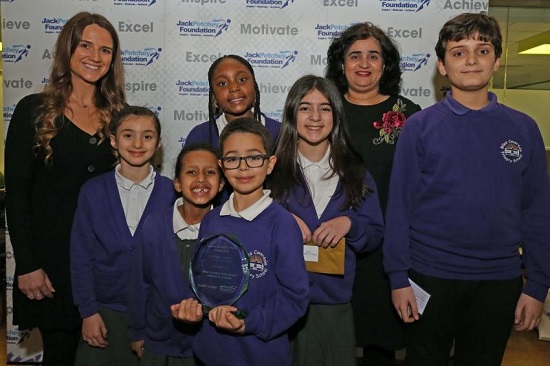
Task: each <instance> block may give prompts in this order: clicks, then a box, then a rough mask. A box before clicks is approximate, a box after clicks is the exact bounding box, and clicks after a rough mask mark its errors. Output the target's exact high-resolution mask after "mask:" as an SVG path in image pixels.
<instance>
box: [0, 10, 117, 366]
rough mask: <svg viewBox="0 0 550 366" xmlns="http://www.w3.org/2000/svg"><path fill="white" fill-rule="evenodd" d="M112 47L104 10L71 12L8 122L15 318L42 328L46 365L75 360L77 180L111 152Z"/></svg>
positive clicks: (107, 162) (110, 160)
mask: <svg viewBox="0 0 550 366" xmlns="http://www.w3.org/2000/svg"><path fill="white" fill-rule="evenodd" d="M120 51H121V50H120V43H119V39H118V36H117V34H116V30H115V28H114V27H113V26H112V24H111V23H110V22H109V21H108V20H107V19H106V18H105V17H103V16H101V15H99V14H91V13H87V12H81V13H78V14H76V15H74V16H73V17H72V18H71V19H69V20H68V21H67V23H66V24H65V26H64V27H63V29H62V30H61V32H60V34H59V37H58V39H57V42H56V45H55V53H54V62H53V65H52V69H51V74H50V79H49V85H47V86H46V87H45V89H44V91H43V92H41V93H39V94H33V95H29V96H26V97H25V98H23V99H22V100H21V101H20V102H19V103H18V104H17V107H16V108H15V111H14V113H13V117H12V119H11V121H10V124H9V129H8V134H7V139H6V156H5V164H6V211H7V217H8V225H9V229H10V238H11V243H12V245H13V249H14V257H15V262H16V269H15V281H14V282H15V283H14V290H13V307H14V314H13V318H14V324H17V325H19V328H20V329H30V328H34V327H38V329H39V330H40V333H41V336H42V341H43V347H44V348H43V349H44V354H43V355H44V358H43V361H42V364H43V365H44V366H48V365H58V366H59V365H73V364H74V356H75V351H76V346H77V342H78V340H79V339H80V328H81V323H82V322H81V319H80V315H79V313H78V311H77V309H76V307H75V306H74V304H73V296H72V293H71V285H70V273H69V237H70V232H71V225H72V220H73V214H74V212H75V209H76V202H77V197H78V192H79V190H80V187H81V186H82V184H83V183H84V182H85V181H87V180H88V179H89V178H91V177H93V176H96V175H98V174H101V173H104V172H106V171H108V170H110V169H112V168H113V166H114V163H115V160H116V159H115V156H114V154H113V152H112V150H111V146H110V144H109V141H108V140H107V139H106V137H107V128H108V125H109V122H110V121H111V118H112V116H113V115H114V114H115V113H117V112H118V111H120V110H122V108H123V107H124V105H125V102H124V99H125V97H124V70H123V67H122V61H121V58H120V54H121V52H120Z"/></svg>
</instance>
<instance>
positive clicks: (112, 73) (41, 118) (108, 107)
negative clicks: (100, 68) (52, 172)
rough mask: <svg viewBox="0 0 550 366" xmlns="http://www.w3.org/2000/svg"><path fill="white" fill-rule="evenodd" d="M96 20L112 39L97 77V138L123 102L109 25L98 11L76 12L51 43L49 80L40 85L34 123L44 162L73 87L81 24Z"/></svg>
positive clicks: (115, 40)
mask: <svg viewBox="0 0 550 366" xmlns="http://www.w3.org/2000/svg"><path fill="white" fill-rule="evenodd" d="M91 24H97V25H98V26H100V27H101V28H103V29H105V30H107V31H108V32H109V33H110V35H111V37H112V39H113V58H112V62H111V67H110V68H109V71H108V72H107V74H106V75H105V76H104V77H103V78H101V80H99V81H98V83H97V85H96V90H95V96H94V104H95V107H96V108H97V111H98V113H99V119H100V128H99V130H98V132H99V134H100V136H101V138H104V137H105V136H106V135H107V131H108V125H109V123H110V121H111V119H112V117H113V115H114V114H116V113H117V112H119V111H120V110H122V108H124V105H125V94H124V69H123V66H122V59H121V49H120V41H119V39H118V35H117V33H116V30H115V28H114V27H113V25H112V24H111V23H110V22H109V21H108V20H107V18H105V17H104V16H102V15H100V14H93V13H89V12H80V13H78V14H76V15H74V16H73V17H72V18H71V19H69V20H68V21H67V23H66V24H65V25H64V26H63V29H62V30H61V32H60V34H59V37H58V38H57V41H56V43H55V51H54V60H53V64H52V69H51V73H50V80H49V84H48V85H47V86H46V87H45V88H44V91H43V92H42V95H43V105H42V106H41V113H40V114H39V115H38V119H37V123H36V145H35V150H36V152H37V153H38V152H40V151H41V150H43V153H44V162H45V163H46V164H48V163H51V159H52V154H53V151H52V148H51V146H50V142H51V140H52V139H53V138H54V137H55V135H56V134H57V131H58V130H59V128H60V127H61V126H62V124H61V125H60V124H59V122H57V123H56V120H57V119H58V118H60V117H63V115H64V113H65V109H66V107H67V104H68V100H69V96H70V95H71V92H72V90H73V85H72V82H71V67H70V61H71V57H72V55H73V53H74V52H75V50H76V47H77V46H78V44H79V43H80V41H81V39H82V33H83V32H84V28H86V27H87V26H88V25H91Z"/></svg>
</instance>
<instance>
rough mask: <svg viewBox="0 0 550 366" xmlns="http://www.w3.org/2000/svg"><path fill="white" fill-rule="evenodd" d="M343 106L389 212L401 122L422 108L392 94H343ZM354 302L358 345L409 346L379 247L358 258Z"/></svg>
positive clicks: (383, 203)
mask: <svg viewBox="0 0 550 366" xmlns="http://www.w3.org/2000/svg"><path fill="white" fill-rule="evenodd" d="M399 100H400V101H401V102H398V101H399ZM344 109H345V111H346V119H347V121H348V125H349V128H350V132H351V135H352V138H353V139H354V142H355V145H356V148H357V149H358V151H359V153H360V154H361V156H362V157H363V159H364V160H365V163H366V165H367V169H368V170H369V172H370V173H371V174H372V177H373V178H374V181H375V182H376V186H377V189H378V197H379V199H380V205H381V207H382V212H385V210H386V202H387V200H388V190H389V184H390V175H391V169H392V164H393V155H394V153H395V146H396V143H397V140H398V139H399V132H400V131H401V130H400V128H399V125H400V124H399V123H398V122H399V121H403V120H404V119H406V118H408V117H409V116H410V115H412V114H413V113H415V112H417V111H419V110H420V106H418V105H417V104H415V103H413V102H412V101H410V100H409V99H407V98H405V97H402V96H397V95H392V96H390V97H389V98H388V99H387V100H385V101H383V102H382V103H379V104H376V105H370V106H363V105H355V104H351V103H350V102H348V101H347V100H346V99H345V98H344ZM388 112H397V113H388ZM399 113H402V115H400V114H399ZM403 117H405V118H403ZM392 122H393V123H392ZM405 123H406V122H405ZM381 131H382V132H381ZM352 305H353V313H354V317H355V337H356V341H357V346H359V347H362V346H372V345H376V346H378V347H382V348H384V349H386V350H397V349H400V348H403V347H404V346H405V343H404V338H403V328H402V324H403V322H402V321H401V319H399V317H398V316H397V312H396V311H395V308H394V307H393V305H392V302H391V291H390V285H389V282H388V279H387V277H386V276H385V274H384V269H383V266H382V250H381V248H380V249H378V250H377V251H375V252H374V253H370V254H368V255H358V256H357V266H356V276H355V283H354V287H353V300H352ZM367 357H368V356H367Z"/></svg>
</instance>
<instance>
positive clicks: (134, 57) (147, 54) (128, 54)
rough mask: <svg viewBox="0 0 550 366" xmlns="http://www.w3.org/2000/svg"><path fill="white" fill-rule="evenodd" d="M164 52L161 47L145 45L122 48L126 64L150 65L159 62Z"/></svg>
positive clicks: (123, 60) (123, 59) (123, 61)
mask: <svg viewBox="0 0 550 366" xmlns="http://www.w3.org/2000/svg"><path fill="white" fill-rule="evenodd" d="M161 53H162V48H161V47H145V48H142V49H137V50H129V49H126V50H122V63H123V64H124V66H145V67H147V66H149V65H152V64H154V63H155V62H157V61H158V60H159V58H160V55H161Z"/></svg>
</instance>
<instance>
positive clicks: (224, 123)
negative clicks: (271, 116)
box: [216, 109, 265, 135]
mask: <svg viewBox="0 0 550 366" xmlns="http://www.w3.org/2000/svg"><path fill="white" fill-rule="evenodd" d="M253 110H254V109H253ZM260 122H261V123H262V125H264V126H265V118H264V116H261V115H260ZM228 123H229V122H227V118H225V113H222V114H220V116H219V117H218V118H216V126H218V133H219V134H220V135H221V134H222V131H223V129H224V127H225V126H227V124H228Z"/></svg>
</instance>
